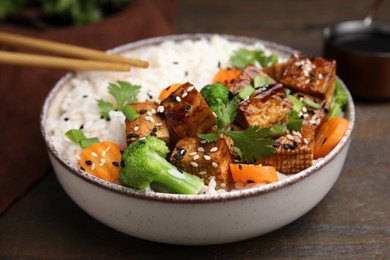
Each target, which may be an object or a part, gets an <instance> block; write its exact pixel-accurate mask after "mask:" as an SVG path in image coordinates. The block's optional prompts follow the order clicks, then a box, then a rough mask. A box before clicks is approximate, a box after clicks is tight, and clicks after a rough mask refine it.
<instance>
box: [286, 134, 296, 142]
mask: <svg viewBox="0 0 390 260" xmlns="http://www.w3.org/2000/svg"><path fill="white" fill-rule="evenodd" d="M286 137H287V139H288V140H291V141H293V140H294V136H292V135H290V134H288V135H287V136H286Z"/></svg>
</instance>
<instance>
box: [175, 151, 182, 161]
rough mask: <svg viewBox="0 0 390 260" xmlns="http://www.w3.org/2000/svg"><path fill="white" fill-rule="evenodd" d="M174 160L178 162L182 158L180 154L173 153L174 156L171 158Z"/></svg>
mask: <svg viewBox="0 0 390 260" xmlns="http://www.w3.org/2000/svg"><path fill="white" fill-rule="evenodd" d="M173 157H174V158H175V159H176V160H178V161H180V160H182V159H183V158H184V156H183V155H181V154H180V153H175V155H174V156H173Z"/></svg>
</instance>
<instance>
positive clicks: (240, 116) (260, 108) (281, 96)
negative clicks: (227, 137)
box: [236, 84, 294, 128]
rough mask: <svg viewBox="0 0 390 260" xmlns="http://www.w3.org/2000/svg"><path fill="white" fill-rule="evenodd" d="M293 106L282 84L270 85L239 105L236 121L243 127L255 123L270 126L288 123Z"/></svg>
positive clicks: (264, 126) (263, 126) (262, 126)
mask: <svg viewBox="0 0 390 260" xmlns="http://www.w3.org/2000/svg"><path fill="white" fill-rule="evenodd" d="M293 106H294V104H293V102H292V101H291V100H289V99H288V98H287V95H286V93H285V89H284V87H283V85H282V84H274V85H268V86H266V87H263V88H260V89H258V90H256V91H255V92H254V93H253V94H252V96H251V97H250V98H249V99H247V100H244V101H242V102H241V103H240V104H239V105H238V109H237V117H236V121H237V123H238V125H240V126H241V127H243V128H247V127H249V126H255V125H258V126H260V127H261V128H268V127H271V126H272V125H274V124H275V123H286V122H287V119H288V113H289V112H290V110H291V109H292V108H293Z"/></svg>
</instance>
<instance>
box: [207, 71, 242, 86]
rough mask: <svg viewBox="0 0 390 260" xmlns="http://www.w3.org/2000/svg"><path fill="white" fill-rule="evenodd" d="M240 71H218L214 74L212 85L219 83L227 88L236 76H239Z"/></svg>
mask: <svg viewBox="0 0 390 260" xmlns="http://www.w3.org/2000/svg"><path fill="white" fill-rule="evenodd" d="M240 72H241V70H240V69H237V68H225V69H220V70H219V71H218V72H217V74H215V76H214V79H213V83H217V82H219V83H221V84H223V85H225V86H226V87H229V86H230V85H231V83H232V81H233V80H234V79H235V78H237V76H238V74H240Z"/></svg>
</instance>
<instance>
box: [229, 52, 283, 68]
mask: <svg viewBox="0 0 390 260" xmlns="http://www.w3.org/2000/svg"><path fill="white" fill-rule="evenodd" d="M277 62H278V56H276V55H275V54H271V55H268V56H267V55H265V54H264V52H263V51H262V50H248V49H244V48H241V49H238V50H236V51H235V52H233V54H232V56H231V57H230V63H231V64H232V66H233V67H236V68H239V69H242V68H244V67H245V66H246V65H248V64H255V63H259V64H260V65H261V67H263V68H265V67H268V66H270V65H272V64H275V63H277Z"/></svg>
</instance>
